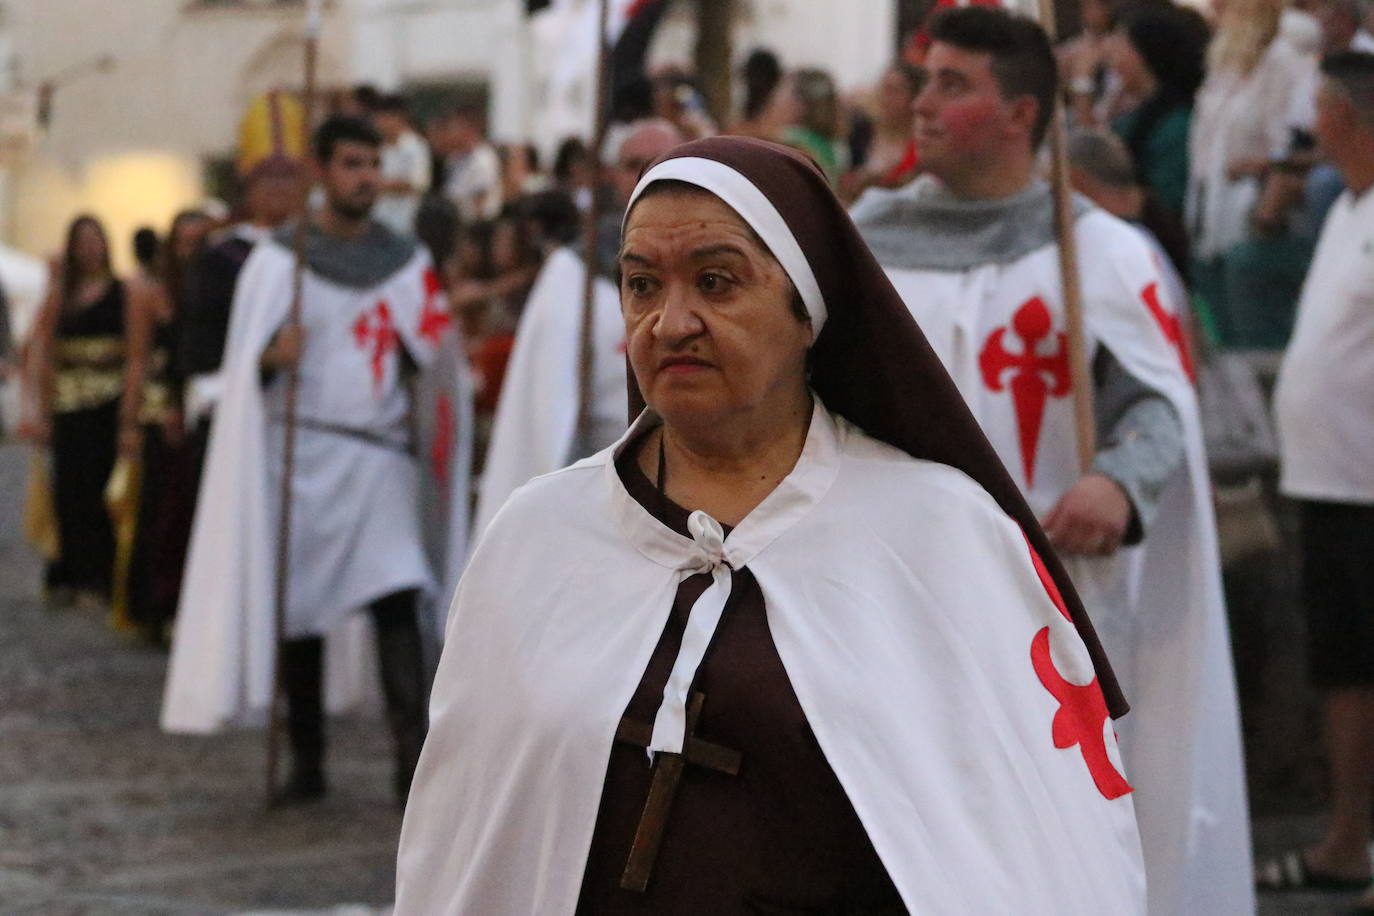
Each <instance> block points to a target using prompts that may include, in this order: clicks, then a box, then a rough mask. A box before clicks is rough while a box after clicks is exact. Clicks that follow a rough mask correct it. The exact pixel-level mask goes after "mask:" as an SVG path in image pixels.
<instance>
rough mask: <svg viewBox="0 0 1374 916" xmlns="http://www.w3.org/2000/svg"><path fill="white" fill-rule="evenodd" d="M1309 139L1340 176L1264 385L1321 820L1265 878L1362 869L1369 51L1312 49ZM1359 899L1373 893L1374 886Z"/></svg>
mask: <svg viewBox="0 0 1374 916" xmlns="http://www.w3.org/2000/svg"><path fill="white" fill-rule="evenodd" d="M1316 135H1317V142H1318V145H1319V146H1320V148H1321V151H1322V152H1323V154H1324V155H1325V156H1326V158H1327V159H1328V160H1329V161H1330V162H1331V163H1332V164H1333V165H1335V166H1336V168H1338V169H1339V170H1340V172H1341V177H1342V178H1343V179H1344V181H1345V184H1346V188H1347V190H1346V191H1345V193H1343V194H1342V195H1341V197H1340V198H1339V199H1338V200H1337V201H1336V203H1335V205H1334V206H1333V207H1332V208H1331V212H1330V214H1329V215H1328V216H1327V219H1326V224H1325V226H1324V227H1323V229H1322V233H1321V240H1320V242H1319V243H1318V245H1317V251H1316V255H1315V256H1314V257H1313V259H1312V266H1311V268H1310V269H1309V271H1308V274H1307V280H1306V283H1305V284H1304V286H1303V293H1302V299H1301V300H1300V302H1299V304H1298V317H1297V325H1296V327H1295V329H1294V332H1293V340H1292V342H1291V343H1290V344H1289V346H1288V352H1287V353H1286V354H1284V360H1283V367H1282V369H1281V370H1280V371H1279V381H1278V387H1277V389H1276V391H1275V413H1276V416H1277V418H1278V429H1279V443H1280V456H1281V459H1282V466H1283V474H1282V478H1281V480H1280V484H1279V485H1280V489H1281V490H1282V491H1283V492H1284V493H1285V494H1286V495H1288V496H1290V497H1293V498H1294V499H1296V500H1298V501H1299V509H1300V512H1301V523H1302V527H1301V548H1302V556H1303V570H1302V576H1303V584H1302V591H1303V599H1304V603H1305V605H1306V611H1307V641H1308V649H1307V652H1308V675H1309V678H1310V679H1311V681H1312V684H1313V686H1315V687H1317V688H1318V689H1319V690H1321V691H1323V693H1324V695H1325V730H1326V749H1327V758H1328V763H1329V765H1330V767H1331V820H1330V822H1329V824H1328V825H1327V829H1326V833H1325V835H1324V836H1323V837H1322V839H1321V840H1320V842H1318V843H1317V844H1316V845H1315V846H1312V847H1310V848H1308V849H1306V850H1303V851H1301V852H1298V851H1293V852H1290V853H1288V854H1287V855H1285V856H1283V857H1282V858H1280V859H1278V860H1276V861H1274V862H1270V863H1266V864H1265V865H1264V866H1262V867H1261V869H1260V874H1259V878H1260V881H1261V883H1262V884H1264V885H1267V886H1270V887H1275V888H1287V887H1328V888H1340V887H1346V888H1349V887H1357V886H1360V885H1362V884H1367V883H1368V882H1369V878H1370V864H1369V852H1368V847H1369V840H1370V823H1369V809H1370V800H1371V797H1372V796H1374V576H1371V569H1374V564H1371V562H1370V559H1371V556H1374V409H1371V401H1370V392H1371V390H1374V192H1371V188H1374V55H1371V54H1367V53H1360V52H1345V53H1341V54H1336V55H1332V56H1331V57H1328V58H1327V59H1326V60H1325V61H1323V63H1322V81H1321V85H1320V88H1319V89H1318V91H1317V119H1316ZM1365 903H1366V904H1367V905H1369V904H1374V891H1371V893H1369V894H1367V895H1366V900H1365Z"/></svg>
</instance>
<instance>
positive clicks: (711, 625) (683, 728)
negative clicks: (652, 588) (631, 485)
mask: <svg viewBox="0 0 1374 916" xmlns="http://www.w3.org/2000/svg"><path fill="white" fill-rule="evenodd" d="M687 530H688V532H690V533H691V535H692V540H693V541H695V542H696V546H697V550H696V551H694V552H693V555H692V558H691V559H690V560H689V561H688V562H687V563H686V564H685V565H683V566H682V567H681V569H680V571H681V572H682V573H683V574H684V578H685V577H686V576H689V575H696V574H697V573H710V574H711V579H712V582H711V584H710V585H709V586H707V588H706V591H704V592H702V593H701V597H699V598H697V600H696V602H695V603H694V604H693V605H692V610H691V611H690V612H689V613H688V615H687V626H686V628H685V629H684V630H683V633H682V646H681V647H680V648H679V649H678V653H677V660H676V661H675V662H673V670H672V673H671V674H669V675H668V683H667V684H666V685H665V686H664V688H663V702H662V703H661V704H659V707H658V713H657V714H656V715H655V716H654V730H653V734H652V735H651V736H650V740H649V747H648V752H649V759H650V760H652V759H653V756H654V754H656V753H657V752H659V751H667V752H668V753H670V754H681V753H682V745H683V742H684V741H685V740H686V736H687V694H688V692H689V691H690V690H691V689H692V682H693V681H694V680H696V676H697V668H699V667H701V660H702V659H703V658H705V657H706V650H707V648H708V647H709V646H710V645H711V637H712V636H714V635H715V632H716V627H717V626H719V625H720V617H721V614H722V613H724V611H725V603H726V602H727V601H729V600H730V586H731V582H732V577H731V570H730V564H729V563H727V562H726V560H725V530H724V529H723V528H721V526H720V522H718V521H716V520H715V519H713V518H711V516H709V515H707V514H706V513H705V512H702V511H700V510H698V511H696V512H693V513H692V514H691V516H690V517H689V518H688V519H687Z"/></svg>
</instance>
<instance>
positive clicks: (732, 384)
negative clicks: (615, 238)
mask: <svg viewBox="0 0 1374 916" xmlns="http://www.w3.org/2000/svg"><path fill="white" fill-rule="evenodd" d="M620 268H621V283H620V306H621V312H622V314H623V315H624V318H625V339H626V345H627V347H628V351H629V356H630V365H631V367H632V368H633V370H634V373H635V378H636V379H637V380H638V381H639V388H640V391H641V392H642V393H643V394H644V399H645V401H646V402H647V403H648V404H649V405H650V406H651V407H653V408H654V410H655V411H657V412H658V414H659V415H660V416H662V417H663V419H664V422H665V423H667V424H668V425H669V426H677V427H679V428H682V427H692V426H695V427H699V428H700V427H703V426H711V425H715V424H718V423H721V422H723V421H728V420H731V419H737V418H740V417H742V416H749V415H751V414H752V415H758V414H757V413H756V412H757V411H759V410H760V409H763V410H767V409H768V408H769V407H770V405H778V406H779V407H782V406H783V405H789V404H792V403H794V402H795V399H796V398H797V397H798V396H799V395H803V394H804V392H805V385H806V374H805V367H806V351H807V349H808V348H809V347H810V345H811V325H810V322H807V321H803V320H800V319H799V318H798V317H797V316H796V315H795V314H793V311H792V305H791V302H792V296H793V292H792V284H791V282H790V281H789V280H788V278H787V274H786V273H785V272H784V271H783V269H782V266H781V265H780V264H778V262H777V260H776V259H775V258H774V257H773V256H772V255H771V254H770V253H769V252H768V251H767V250H766V249H765V248H764V247H763V245H762V244H761V243H760V242H759V241H758V239H757V237H756V236H755V234H754V233H753V232H752V231H751V230H750V228H749V227H748V225H746V224H745V222H744V221H743V220H742V219H740V217H739V216H738V215H737V214H736V213H735V211H734V210H732V209H730V208H729V207H728V206H726V205H725V204H724V203H723V202H722V201H721V200H720V199H719V198H717V197H715V196H714V195H712V194H709V193H706V192H701V193H694V192H679V191H672V192H668V191H664V192H660V193H658V194H653V195H651V196H649V197H647V198H645V199H643V200H641V201H639V202H638V203H637V204H636V205H635V207H634V209H633V210H632V211H631V213H630V218H629V221H628V222H627V224H626V228H625V240H624V242H623V244H622V246H621V253H620Z"/></svg>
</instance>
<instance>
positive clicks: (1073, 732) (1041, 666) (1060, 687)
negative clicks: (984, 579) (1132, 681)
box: [1030, 548, 1133, 799]
mask: <svg viewBox="0 0 1374 916" xmlns="http://www.w3.org/2000/svg"><path fill="white" fill-rule="evenodd" d="M1031 562H1032V563H1034V564H1035V571H1036V573H1037V574H1039V576H1040V582H1041V583H1042V584H1043V585H1044V586H1045V591H1047V592H1049V595H1050V599H1051V600H1052V601H1053V602H1054V606H1055V607H1057V608H1059V613H1061V614H1063V615H1064V619H1065V620H1068V621H1069V622H1070V623H1072V622H1073V618H1072V617H1070V616H1069V609H1068V608H1066V607H1065V606H1064V596H1063V595H1061V594H1060V593H1059V586H1057V585H1055V584H1054V579H1052V578H1051V577H1050V573H1049V570H1047V569H1046V568H1045V564H1044V563H1043V562H1042V561H1041V559H1040V557H1039V555H1038V554H1037V553H1036V552H1035V550H1034V548H1032V549H1031ZM1030 654H1031V667H1033V668H1034V669H1035V675H1036V677H1038V678H1040V683H1041V684H1043V685H1044V687H1045V689H1046V690H1048V691H1049V692H1050V696H1052V697H1054V698H1055V699H1056V700H1058V701H1059V709H1058V710H1057V711H1056V712H1055V714H1054V722H1053V723H1052V724H1051V726H1050V735H1051V737H1052V738H1053V740H1054V746H1055V747H1057V748H1060V749H1061V750H1062V749H1064V748H1069V747H1073V746H1074V745H1075V744H1076V745H1078V749H1079V750H1080V751H1081V752H1082V753H1083V762H1084V763H1086V764H1087V765H1088V772H1089V773H1091V774H1092V778H1093V784H1094V785H1096V786H1097V791H1099V792H1101V793H1102V795H1103V796H1104V797H1105V798H1108V799H1113V798H1120V797H1121V796H1123V795H1125V794H1126V793H1127V792H1131V791H1133V790H1132V789H1131V785H1130V783H1128V782H1126V779H1125V777H1123V776H1122V775H1121V773H1120V772H1119V771H1118V770H1117V768H1116V765H1115V764H1113V763H1112V759H1111V757H1109V756H1108V755H1107V739H1106V738H1105V737H1103V734H1102V730H1103V728H1104V727H1105V725H1106V723H1107V717H1108V713H1107V700H1106V698H1105V697H1103V696H1102V688H1101V687H1099V686H1098V683H1097V678H1093V679H1092V681H1091V683H1088V684H1085V685H1079V684H1074V683H1072V682H1070V681H1068V680H1067V679H1065V677H1064V676H1063V675H1062V674H1060V673H1059V669H1058V668H1056V667H1055V666H1054V659H1053V658H1052V657H1051V655H1050V628H1049V627H1045V628H1043V629H1042V630H1041V631H1040V632H1039V633H1036V634H1035V638H1034V639H1032V640H1031V653H1030Z"/></svg>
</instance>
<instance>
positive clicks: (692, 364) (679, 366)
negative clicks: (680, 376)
mask: <svg viewBox="0 0 1374 916" xmlns="http://www.w3.org/2000/svg"><path fill="white" fill-rule="evenodd" d="M709 368H711V364H710V363H708V362H707V361H706V360H704V359H697V358H696V357H695V356H670V357H668V358H667V359H664V360H663V361H662V362H660V363H659V364H658V371H659V372H672V373H674V374H676V373H679V372H697V371H700V370H702V369H709Z"/></svg>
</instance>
